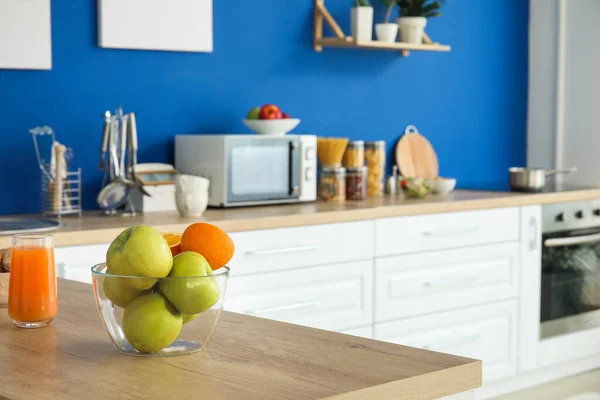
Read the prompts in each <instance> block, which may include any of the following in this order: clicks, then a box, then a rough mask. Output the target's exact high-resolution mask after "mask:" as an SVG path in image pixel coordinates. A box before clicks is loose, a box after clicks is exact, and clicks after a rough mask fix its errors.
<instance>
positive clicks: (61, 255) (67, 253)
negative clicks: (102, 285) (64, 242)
mask: <svg viewBox="0 0 600 400" xmlns="http://www.w3.org/2000/svg"><path fill="white" fill-rule="evenodd" d="M109 246H110V243H105V244H95V245H89V246H71V247H57V248H55V250H54V261H55V264H56V273H57V276H58V277H59V278H64V279H69V280H72V281H78V282H83V283H92V272H91V268H92V267H93V266H94V265H96V264H100V263H103V262H104V261H105V260H106V252H107V251H108V248H109Z"/></svg>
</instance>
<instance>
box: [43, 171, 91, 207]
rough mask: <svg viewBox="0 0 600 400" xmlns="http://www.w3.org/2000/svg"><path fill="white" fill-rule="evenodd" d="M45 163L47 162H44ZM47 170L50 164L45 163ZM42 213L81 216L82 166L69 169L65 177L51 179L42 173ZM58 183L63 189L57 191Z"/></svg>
mask: <svg viewBox="0 0 600 400" xmlns="http://www.w3.org/2000/svg"><path fill="white" fill-rule="evenodd" d="M44 164H45V163H44ZM44 166H45V167H46V170H49V169H50V166H49V165H47V164H45V165H44ZM41 177H42V180H41V183H42V191H41V201H42V202H41V203H42V204H41V206H42V214H43V215H45V216H48V217H58V218H60V217H62V216H64V215H78V216H81V214H82V211H83V207H82V204H81V168H78V169H77V170H75V171H67V172H66V175H65V177H64V178H63V179H58V180H57V179H51V177H49V176H48V175H47V174H44V173H42V174H41ZM57 184H59V185H61V190H58V191H57V186H56V185H57Z"/></svg>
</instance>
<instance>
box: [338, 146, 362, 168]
mask: <svg viewBox="0 0 600 400" xmlns="http://www.w3.org/2000/svg"><path fill="white" fill-rule="evenodd" d="M342 165H343V166H344V167H345V168H360V167H362V166H364V165H365V142H363V141H362V140H355V141H354V142H349V143H348V146H347V147H346V151H345V152H344V158H343V159H342Z"/></svg>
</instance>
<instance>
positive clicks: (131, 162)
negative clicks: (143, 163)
mask: <svg viewBox="0 0 600 400" xmlns="http://www.w3.org/2000/svg"><path fill="white" fill-rule="evenodd" d="M128 123H129V129H127V133H128V135H129V137H128V139H127V143H128V148H129V155H128V157H127V175H126V177H127V179H129V180H130V181H132V182H133V185H134V187H136V188H137V189H138V190H139V191H140V192H142V194H143V195H144V196H148V197H151V195H150V193H148V191H147V190H146V189H145V188H144V185H142V183H141V182H140V181H139V180H138V178H137V176H136V174H135V166H136V165H137V152H138V137H137V122H136V120H135V114H134V113H129V118H128Z"/></svg>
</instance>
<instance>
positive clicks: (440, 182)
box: [433, 178, 456, 194]
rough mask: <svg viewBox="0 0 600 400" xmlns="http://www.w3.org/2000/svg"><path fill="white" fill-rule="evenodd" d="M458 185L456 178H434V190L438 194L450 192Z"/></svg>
mask: <svg viewBox="0 0 600 400" xmlns="http://www.w3.org/2000/svg"><path fill="white" fill-rule="evenodd" d="M455 187H456V179H454V178H437V179H434V180H433V191H434V192H435V193H437V194H448V193H450V192H452V191H453V190H454V188H455Z"/></svg>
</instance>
